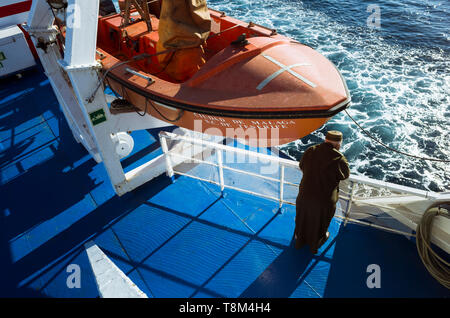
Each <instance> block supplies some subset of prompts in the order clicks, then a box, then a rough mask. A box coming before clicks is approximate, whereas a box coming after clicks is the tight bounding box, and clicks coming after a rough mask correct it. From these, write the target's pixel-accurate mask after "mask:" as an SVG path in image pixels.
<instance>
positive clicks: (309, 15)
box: [208, 0, 450, 192]
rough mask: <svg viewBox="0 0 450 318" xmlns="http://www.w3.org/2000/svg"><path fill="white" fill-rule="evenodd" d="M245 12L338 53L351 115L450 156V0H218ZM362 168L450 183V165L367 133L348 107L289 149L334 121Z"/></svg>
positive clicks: (444, 186)
mask: <svg viewBox="0 0 450 318" xmlns="http://www.w3.org/2000/svg"><path fill="white" fill-rule="evenodd" d="M208 5H209V6H210V7H212V8H214V9H217V10H221V11H225V12H226V13H227V15H229V16H233V17H235V18H238V19H240V20H243V21H246V22H249V21H252V22H255V23H258V24H262V25H265V26H267V27H270V28H275V29H277V31H278V33H281V34H283V35H286V36H289V37H291V38H293V39H295V40H298V41H300V42H302V43H304V44H306V45H309V46H310V47H312V48H314V49H315V50H317V51H318V52H320V53H322V54H323V55H324V56H326V57H327V58H328V59H330V60H331V61H332V62H333V63H334V64H335V65H336V66H337V67H338V69H339V70H340V71H341V73H342V75H343V76H344V78H345V80H346V82H347V85H348V88H349V90H350V94H351V97H352V104H351V107H350V108H349V109H348V112H349V113H350V115H351V116H352V117H353V118H354V119H356V120H357V121H358V123H359V124H360V125H361V126H362V127H363V128H364V129H366V130H367V131H368V132H369V133H370V134H372V135H373V136H374V137H375V138H377V139H379V140H380V141H382V142H383V143H385V144H387V145H389V146H390V147H392V148H395V149H398V150H400V151H402V152H406V153H409V154H412V155H416V156H422V157H432V158H437V159H444V160H450V134H449V132H450V131H449V126H450V96H449V93H450V33H449V32H450V1H448V0H442V1H439V0H425V1H417V0H407V1H394V0H381V1H380V0H378V1H359V0H351V1H338V0H329V1H325V0H303V1H296V0H270V1H267V0H232V1H228V0H227V1H224V0H208ZM332 129H338V130H340V131H342V132H343V134H344V143H343V145H342V148H341V151H342V152H343V153H344V154H345V156H346V157H347V159H348V160H349V164H350V167H351V171H352V173H354V174H357V175H365V176H368V177H371V178H375V179H379V180H384V181H388V182H394V183H397V184H402V185H407V186H412V187H415V188H419V189H426V190H432V191H439V192H441V191H450V164H449V163H443V162H434V161H424V160H418V159H413V158H410V157H407V156H404V155H400V154H397V153H395V152H392V151H390V150H388V149H386V148H384V147H383V146H381V145H379V144H378V143H376V142H374V141H373V140H371V139H370V138H369V137H367V136H366V135H365V134H364V133H363V132H362V131H361V130H360V129H359V128H358V127H357V126H356V125H355V124H353V122H352V121H351V119H350V118H349V117H348V116H347V115H346V114H345V112H341V113H339V114H337V115H335V116H334V117H333V118H332V119H330V120H329V121H328V122H327V123H326V124H325V125H324V126H323V127H321V128H320V129H318V130H317V131H315V132H313V133H311V134H310V135H308V136H306V137H304V138H302V139H300V140H297V141H295V142H291V143H289V144H287V145H283V146H281V147H280V148H281V149H282V150H283V151H284V152H286V153H288V154H289V155H291V156H293V157H295V158H296V159H299V158H300V157H301V156H302V154H303V152H304V151H305V150H306V148H307V147H309V146H310V145H313V144H316V143H319V142H321V141H322V140H323V138H324V134H325V133H326V132H327V131H328V130H332Z"/></svg>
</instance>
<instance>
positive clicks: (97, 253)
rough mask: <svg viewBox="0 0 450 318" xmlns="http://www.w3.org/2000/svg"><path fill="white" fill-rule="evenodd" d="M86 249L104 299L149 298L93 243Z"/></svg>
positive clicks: (89, 243)
mask: <svg viewBox="0 0 450 318" xmlns="http://www.w3.org/2000/svg"><path fill="white" fill-rule="evenodd" d="M84 247H85V248H86V253H87V256H88V258H89V262H90V264H91V268H92V271H93V272H94V276H95V282H96V283H97V288H98V291H99V293H100V297H102V298H148V297H147V295H146V294H145V293H144V292H142V291H141V290H140V289H139V288H138V287H137V286H136V284H134V283H133V282H132V281H131V280H130V279H129V278H128V277H127V276H126V275H125V274H124V273H123V272H122V271H121V270H120V269H119V268H118V267H117V266H116V265H115V264H114V263H113V262H112V261H111V260H110V259H109V258H108V257H107V256H106V255H105V253H103V251H102V250H101V249H100V248H99V247H98V246H97V245H96V244H95V243H94V242H93V241H89V242H87V243H86V244H85V245H84Z"/></svg>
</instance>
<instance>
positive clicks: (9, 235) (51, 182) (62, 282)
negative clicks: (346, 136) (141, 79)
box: [0, 71, 450, 298]
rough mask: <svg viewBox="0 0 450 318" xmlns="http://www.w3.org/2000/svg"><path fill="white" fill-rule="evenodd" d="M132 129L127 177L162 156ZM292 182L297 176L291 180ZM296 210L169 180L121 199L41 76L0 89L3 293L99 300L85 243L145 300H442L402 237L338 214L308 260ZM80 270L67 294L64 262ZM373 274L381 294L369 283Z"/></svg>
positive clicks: (147, 135)
mask: <svg viewBox="0 0 450 318" xmlns="http://www.w3.org/2000/svg"><path fill="white" fill-rule="evenodd" d="M157 133H158V131H151V130H144V131H138V132H134V133H133V134H132V135H133V137H134V140H135V149H134V150H133V153H132V154H131V155H130V156H129V157H127V158H125V159H124V160H123V161H122V164H123V166H124V167H125V169H126V170H129V169H132V168H133V167H135V166H137V165H139V164H141V163H142V162H145V161H147V160H149V159H151V158H153V157H155V156H157V155H159V154H160V153H161V150H160V148H159V144H158V140H157ZM298 181H299V180H298ZM294 217H295V208H294V207H293V206H285V207H283V209H282V210H281V211H279V210H278V203H277V202H274V201H270V200H266V199H262V198H258V197H254V196H250V195H247V194H244V193H241V192H237V191H232V190H226V191H225V192H224V195H223V196H221V194H220V191H219V189H218V188H217V187H216V186H214V185H211V184H207V183H204V182H201V181H197V180H193V179H189V178H186V177H179V178H177V179H176V181H175V182H174V183H172V181H171V180H170V179H169V178H168V177H166V176H165V175H162V176H159V177H158V178H156V179H154V180H152V181H150V182H148V183H147V184H145V185H144V186H142V187H140V188H138V189H137V190H135V191H133V192H131V193H128V194H126V195H124V196H122V197H118V196H117V195H115V194H114V191H113V189H112V186H111V184H110V183H109V180H108V178H107V175H106V172H105V169H104V167H103V164H97V163H96V162H95V161H94V160H93V159H92V158H90V156H89V155H88V154H87V152H86V151H85V150H84V148H83V147H82V146H81V145H79V144H77V143H76V142H75V140H74V139H73V137H72V134H71V132H70V130H69V128H68V126H67V124H66V122H65V119H64V117H63V115H62V113H61V111H60V109H59V105H58V103H57V101H56V99H55V97H54V94H53V92H52V89H51V86H50V84H49V82H48V80H47V79H46V77H45V75H43V74H42V73H41V72H40V71H36V72H30V73H28V74H26V76H24V78H22V79H20V80H16V79H9V80H8V81H2V82H1V83H0V273H1V274H0V296H1V297H98V296H99V292H98V290H97V287H96V283H95V279H94V276H93V273H92V269H91V266H90V263H89V260H88V257H87V255H86V252H85V248H84V243H86V242H88V241H89V240H93V241H94V242H95V243H96V244H97V245H98V246H99V247H100V248H101V250H102V251H103V252H104V253H105V254H106V255H107V256H108V257H109V258H110V259H111V260H112V261H113V262H114V263H115V264H116V265H117V266H118V267H119V268H120V269H121V270H122V271H123V272H124V273H125V274H126V275H127V276H128V277H130V279H131V280H132V281H133V282H134V283H135V284H136V285H137V286H138V287H139V288H140V289H141V290H142V291H143V292H145V293H146V294H147V296H149V297H286V298H287V297H314V298H318V297H448V296H450V293H449V291H448V290H447V289H445V288H444V287H442V286H441V285H439V284H438V283H437V282H436V281H435V280H434V279H433V278H432V277H431V275H430V274H429V273H428V272H427V271H426V270H425V268H424V266H423V264H422V263H421V261H420V259H419V256H418V254H417V251H416V247H415V245H414V243H413V242H411V241H410V240H408V239H406V238H405V237H403V236H400V235H396V234H390V233H387V232H382V231H379V230H374V229H371V228H367V227H362V226H359V225H353V224H348V225H347V226H345V227H344V226H343V224H341V222H340V221H339V220H338V219H334V220H333V221H332V224H331V226H330V234H331V235H330V239H329V240H328V242H327V243H326V244H325V245H324V246H323V247H322V248H321V249H320V253H319V254H318V255H312V254H311V253H310V252H309V251H308V249H307V248H304V249H301V250H296V249H295V248H294V247H293V245H292V240H291V239H292V233H293V229H294ZM70 264H77V265H79V266H80V268H81V288H73V289H71V288H68V287H67V284H66V282H67V278H68V276H69V274H70V273H68V272H67V266H68V265H70ZM370 264H378V265H379V266H380V268H381V288H379V289H369V288H368V287H367V285H366V280H367V277H368V276H369V273H367V272H366V270H367V266H368V265H370Z"/></svg>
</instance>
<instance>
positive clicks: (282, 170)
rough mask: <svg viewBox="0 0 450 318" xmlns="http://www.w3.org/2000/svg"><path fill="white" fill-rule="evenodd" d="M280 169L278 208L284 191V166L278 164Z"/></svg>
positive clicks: (281, 203)
mask: <svg viewBox="0 0 450 318" xmlns="http://www.w3.org/2000/svg"><path fill="white" fill-rule="evenodd" d="M280 167H281V171H280V209H281V207H282V206H283V196H284V194H283V192H284V166H283V165H280Z"/></svg>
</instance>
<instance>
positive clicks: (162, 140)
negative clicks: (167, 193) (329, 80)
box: [160, 135, 173, 178]
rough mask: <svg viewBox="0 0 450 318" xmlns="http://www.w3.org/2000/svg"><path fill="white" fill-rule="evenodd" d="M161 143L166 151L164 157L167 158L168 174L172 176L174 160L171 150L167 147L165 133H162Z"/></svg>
mask: <svg viewBox="0 0 450 318" xmlns="http://www.w3.org/2000/svg"><path fill="white" fill-rule="evenodd" d="M160 143H161V149H162V151H163V153H164V157H165V158H166V168H167V176H168V177H169V178H172V177H173V167H172V161H171V160H170V152H169V150H168V148H167V140H166V137H164V136H163V135H160Z"/></svg>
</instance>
